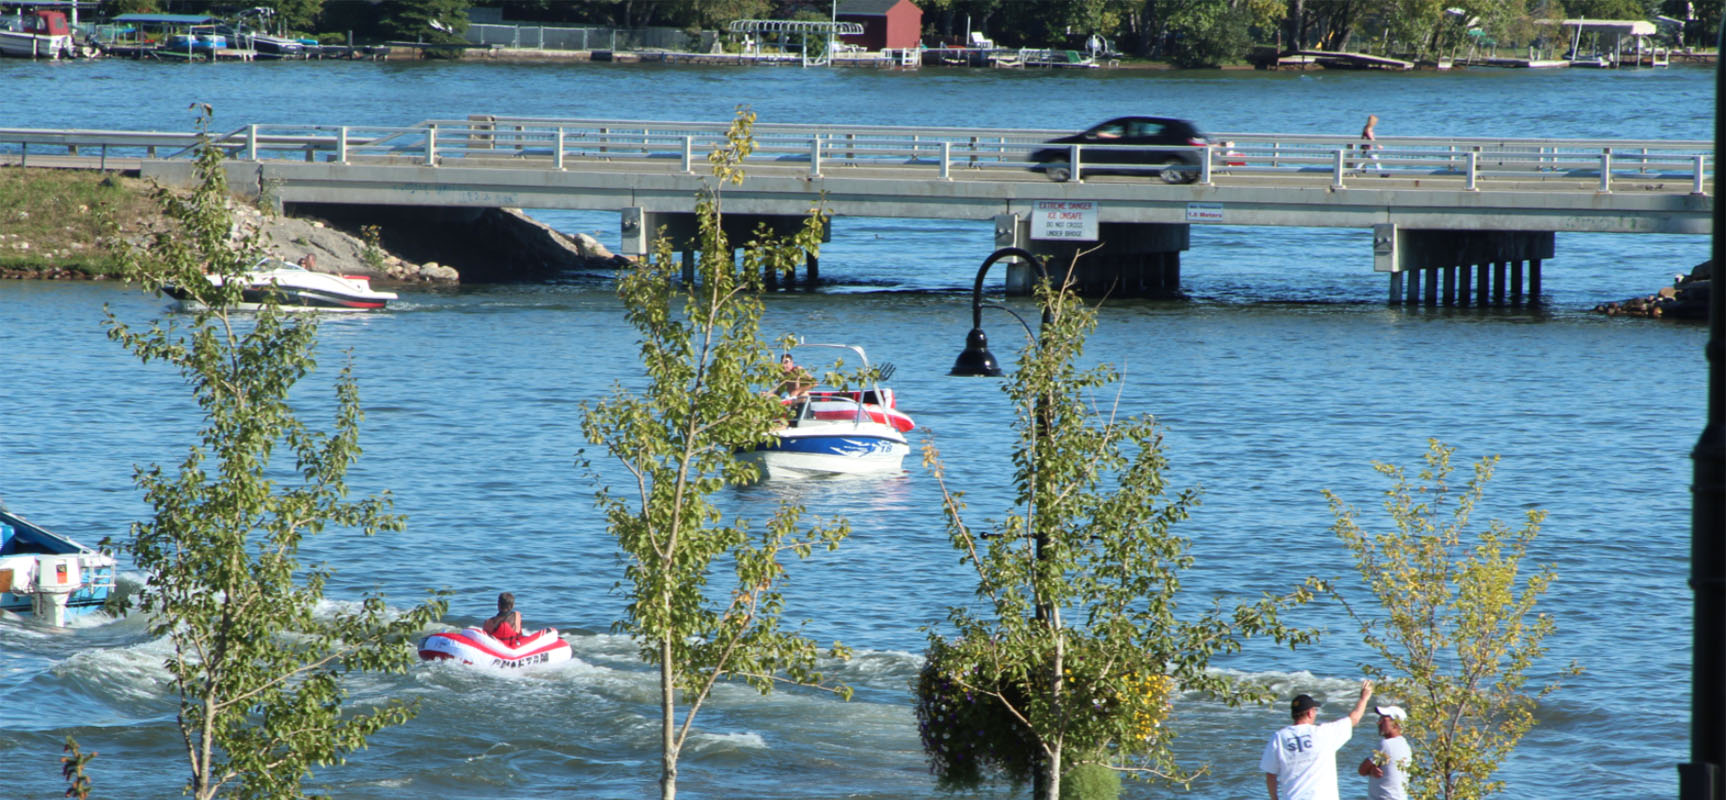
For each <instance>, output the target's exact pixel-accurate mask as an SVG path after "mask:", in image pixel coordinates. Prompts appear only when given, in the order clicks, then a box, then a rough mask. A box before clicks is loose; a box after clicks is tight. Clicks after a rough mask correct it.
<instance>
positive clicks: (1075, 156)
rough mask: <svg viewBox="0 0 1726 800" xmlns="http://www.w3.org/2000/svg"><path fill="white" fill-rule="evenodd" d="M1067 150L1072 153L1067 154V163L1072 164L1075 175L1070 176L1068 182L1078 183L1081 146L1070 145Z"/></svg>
mask: <svg viewBox="0 0 1726 800" xmlns="http://www.w3.org/2000/svg"><path fill="white" fill-rule="evenodd" d="M1067 149H1068V150H1069V151H1070V152H1068V154H1067V162H1068V163H1069V164H1071V165H1072V168H1073V174H1071V175H1068V176H1067V180H1070V181H1076V180H1079V150H1080V149H1081V147H1080V145H1076V144H1075V145H1069V146H1068V148H1067Z"/></svg>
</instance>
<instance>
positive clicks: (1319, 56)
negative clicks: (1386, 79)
mask: <svg viewBox="0 0 1726 800" xmlns="http://www.w3.org/2000/svg"><path fill="white" fill-rule="evenodd" d="M1295 55H1297V56H1307V57H1310V58H1312V59H1313V61H1314V62H1315V63H1317V64H1318V65H1319V66H1321V67H1326V68H1329V69H1382V70H1390V71H1393V72H1407V71H1409V70H1411V69H1414V62H1413V61H1404V60H1402V59H1400V58H1389V57H1387V56H1375V55H1368V54H1366V53H1349V52H1344V51H1341V50H1299V51H1296V52H1295ZM1278 61H1279V63H1280V62H1281V59H1278Z"/></svg>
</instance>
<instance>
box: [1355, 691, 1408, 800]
mask: <svg viewBox="0 0 1726 800" xmlns="http://www.w3.org/2000/svg"><path fill="white" fill-rule="evenodd" d="M1373 710H1374V711H1377V712H1378V735H1379V736H1380V737H1381V738H1382V739H1383V741H1380V742H1379V743H1378V751H1377V752H1375V753H1373V754H1372V755H1371V756H1368V757H1367V759H1366V760H1365V761H1362V762H1360V770H1359V771H1360V774H1362V775H1365V776H1366V797H1367V800H1408V773H1407V772H1406V770H1407V769H1408V760H1409V759H1410V758H1413V757H1414V752H1413V751H1411V750H1409V749H1408V739H1405V738H1403V735H1402V723H1403V721H1404V720H1406V719H1408V712H1407V711H1404V710H1403V709H1402V706H1375V707H1374V708H1373Z"/></svg>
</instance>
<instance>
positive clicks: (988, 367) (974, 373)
mask: <svg viewBox="0 0 1726 800" xmlns="http://www.w3.org/2000/svg"><path fill="white" fill-rule="evenodd" d="M947 374H948V375H957V376H960V377H966V378H999V377H1001V375H1002V373H1001V363H1000V362H999V361H996V360H995V354H994V353H991V352H989V337H988V336H987V335H985V334H984V333H983V329H982V328H972V329H971V332H970V333H968V334H965V351H964V352H962V353H960V354H959V357H958V358H957V359H954V360H953V371H952V372H949V373H947Z"/></svg>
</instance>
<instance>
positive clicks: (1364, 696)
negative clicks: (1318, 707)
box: [1273, 680, 1372, 800]
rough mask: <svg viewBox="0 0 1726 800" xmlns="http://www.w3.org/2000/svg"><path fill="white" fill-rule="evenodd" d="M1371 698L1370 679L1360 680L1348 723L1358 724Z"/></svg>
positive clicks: (1364, 714)
mask: <svg viewBox="0 0 1726 800" xmlns="http://www.w3.org/2000/svg"><path fill="white" fill-rule="evenodd" d="M1371 699H1372V681H1370V680H1363V681H1361V682H1360V699H1359V700H1356V701H1354V710H1353V711H1350V712H1348V722H1349V724H1350V725H1359V724H1360V718H1361V717H1364V716H1366V701H1368V700H1371ZM1273 800H1274V798H1273Z"/></svg>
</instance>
